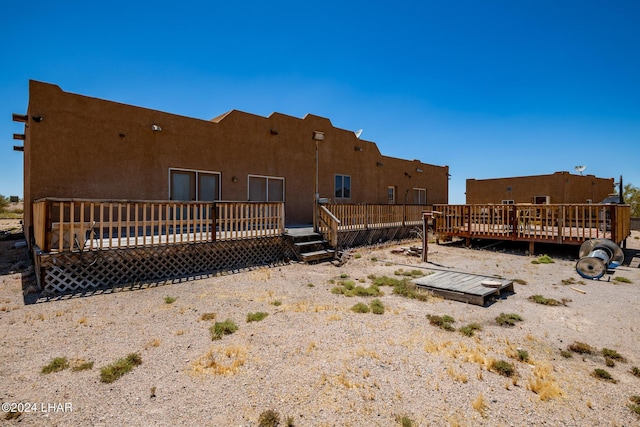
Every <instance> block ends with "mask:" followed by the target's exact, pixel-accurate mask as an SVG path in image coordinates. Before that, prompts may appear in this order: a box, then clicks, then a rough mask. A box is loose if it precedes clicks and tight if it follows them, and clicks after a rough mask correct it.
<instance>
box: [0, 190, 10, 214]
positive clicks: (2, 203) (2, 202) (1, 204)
mask: <svg viewBox="0 0 640 427" xmlns="http://www.w3.org/2000/svg"><path fill="white" fill-rule="evenodd" d="M8 206H9V198H8V197H6V196H3V195H2V194H0V212H2V211H4V210H5V209H6V208H7V207H8Z"/></svg>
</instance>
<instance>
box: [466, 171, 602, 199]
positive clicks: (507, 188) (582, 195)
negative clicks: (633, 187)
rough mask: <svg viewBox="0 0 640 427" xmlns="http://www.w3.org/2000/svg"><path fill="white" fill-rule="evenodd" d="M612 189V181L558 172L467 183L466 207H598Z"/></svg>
mask: <svg viewBox="0 0 640 427" xmlns="http://www.w3.org/2000/svg"><path fill="white" fill-rule="evenodd" d="M613 191H614V188H613V178H597V177H595V176H594V175H584V176H583V175H575V174H570V173H569V172H555V173H553V174H548V175H531V176H518V177H509V178H493V179H473V178H472V179H467V191H466V200H467V204H479V203H496V204H505V203H507V204H513V203H534V204H541V203H546V204H565V203H599V202H601V201H602V200H604V199H605V198H606V197H607V196H608V195H609V194H611V192H613Z"/></svg>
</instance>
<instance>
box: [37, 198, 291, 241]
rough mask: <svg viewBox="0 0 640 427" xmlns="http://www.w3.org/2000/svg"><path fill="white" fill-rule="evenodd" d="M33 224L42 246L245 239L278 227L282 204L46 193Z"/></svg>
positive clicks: (279, 231) (281, 227)
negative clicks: (70, 196) (51, 195)
mask: <svg viewBox="0 0 640 427" xmlns="http://www.w3.org/2000/svg"><path fill="white" fill-rule="evenodd" d="M33 229H34V232H33V235H34V239H35V244H36V245H37V246H38V247H39V248H40V250H42V251H43V252H64V251H79V250H101V249H115V248H131V247H144V246H157V245H164V244H176V243H178V244H180V243H183V244H184V243H196V242H212V241H216V240H234V239H251V238H258V237H269V236H277V235H281V234H282V233H283V232H284V204H283V203H266V202H265V203H261V202H177V201H169V200H164V201H150V200H133V201H132V200H90V199H83V200H79V199H51V198H47V199H40V200H37V201H35V202H34V203H33Z"/></svg>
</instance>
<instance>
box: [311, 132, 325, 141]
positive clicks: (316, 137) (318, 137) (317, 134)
mask: <svg viewBox="0 0 640 427" xmlns="http://www.w3.org/2000/svg"><path fill="white" fill-rule="evenodd" d="M313 139H314V141H324V132H320V131H318V130H314V131H313Z"/></svg>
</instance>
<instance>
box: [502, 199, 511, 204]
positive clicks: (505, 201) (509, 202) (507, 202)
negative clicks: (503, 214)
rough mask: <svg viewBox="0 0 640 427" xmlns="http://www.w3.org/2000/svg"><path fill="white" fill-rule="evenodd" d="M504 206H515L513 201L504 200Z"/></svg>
mask: <svg viewBox="0 0 640 427" xmlns="http://www.w3.org/2000/svg"><path fill="white" fill-rule="evenodd" d="M502 204H503V205H513V200H503V201H502Z"/></svg>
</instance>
